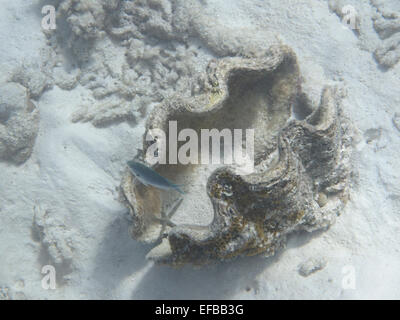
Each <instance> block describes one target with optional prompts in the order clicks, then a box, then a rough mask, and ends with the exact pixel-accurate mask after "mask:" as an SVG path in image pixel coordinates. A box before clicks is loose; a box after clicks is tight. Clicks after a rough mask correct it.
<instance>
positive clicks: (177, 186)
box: [174, 184, 185, 195]
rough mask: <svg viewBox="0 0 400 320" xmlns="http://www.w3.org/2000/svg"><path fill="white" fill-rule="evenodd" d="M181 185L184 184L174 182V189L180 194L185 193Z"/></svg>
mask: <svg viewBox="0 0 400 320" xmlns="http://www.w3.org/2000/svg"><path fill="white" fill-rule="evenodd" d="M180 186H182V185H177V184H174V189H175V190H176V191H178V192H179V193H180V194H182V195H184V194H185V193H184V192H183V191H182V190H181V189H180V188H179V187H180Z"/></svg>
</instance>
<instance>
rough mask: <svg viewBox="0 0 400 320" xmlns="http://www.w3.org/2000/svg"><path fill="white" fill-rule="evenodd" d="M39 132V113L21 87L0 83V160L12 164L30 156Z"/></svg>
mask: <svg viewBox="0 0 400 320" xmlns="http://www.w3.org/2000/svg"><path fill="white" fill-rule="evenodd" d="M38 131H39V110H38V109H37V108H36V107H35V105H34V104H33V103H32V101H31V100H30V97H29V94H28V91H27V89H26V88H24V87H23V86H21V85H19V84H17V83H14V82H9V83H5V84H0V160H1V161H8V162H12V163H15V164H21V163H23V162H25V161H26V160H27V159H28V158H29V157H30V155H31V153H32V149H33V145H34V143H35V140H36V136H37V134H38Z"/></svg>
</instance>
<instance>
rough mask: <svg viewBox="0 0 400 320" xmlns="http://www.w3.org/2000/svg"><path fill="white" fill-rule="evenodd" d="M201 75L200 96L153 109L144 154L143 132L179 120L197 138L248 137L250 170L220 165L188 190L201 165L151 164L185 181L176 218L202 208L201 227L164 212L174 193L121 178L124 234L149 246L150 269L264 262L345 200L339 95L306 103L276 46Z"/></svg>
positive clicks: (345, 137) (333, 91)
mask: <svg viewBox="0 0 400 320" xmlns="http://www.w3.org/2000/svg"><path fill="white" fill-rule="evenodd" d="M207 74H208V79H206V80H205V84H204V86H203V92H201V93H200V94H198V95H196V96H194V97H191V98H184V97H180V96H179V95H176V96H175V97H173V98H171V99H169V100H167V101H164V102H163V103H162V104H160V105H159V106H158V107H156V108H155V109H154V110H153V112H152V114H151V115H150V117H149V119H148V122H147V125H146V133H145V135H144V143H143V151H144V152H146V150H147V149H148V148H149V146H150V145H152V142H151V141H146V139H145V137H146V135H147V133H148V132H149V130H151V129H155V128H158V129H162V130H164V131H165V132H168V124H169V122H170V121H177V125H178V130H180V129H182V128H191V129H193V130H195V131H196V132H198V133H200V130H201V129H203V128H208V129H211V128H216V129H218V130H222V129H223V128H228V129H231V130H233V129H254V164H255V170H254V172H253V173H251V174H246V175H244V174H243V175H242V174H239V173H238V172H237V170H235V169H234V168H233V167H232V166H230V165H225V166H220V167H218V168H216V169H215V170H214V171H210V174H209V175H208V180H207V183H206V185H203V188H201V187H200V189H195V186H196V185H197V184H196V183H197V181H200V180H201V177H202V175H203V176H204V172H205V171H204V170H205V169H204V165H201V164H198V165H196V164H190V165H182V164H180V165H171V164H164V165H160V164H157V165H155V166H153V169H155V170H156V171H157V172H159V173H161V174H162V175H164V176H166V177H168V178H170V179H173V181H175V182H178V183H181V182H184V185H185V186H184V191H185V193H186V194H185V196H184V197H183V202H182V205H181V206H180V207H179V208H178V209H177V212H176V213H175V215H178V216H181V217H182V216H183V214H184V213H186V215H187V216H188V217H189V218H190V217H191V215H192V216H193V222H195V221H196V217H197V216H198V215H199V214H201V213H202V212H204V211H205V209H204V208H203V207H201V205H202V204H204V203H209V204H210V206H209V207H208V208H209V211H211V214H213V218H212V221H211V223H209V224H208V225H206V224H198V223H186V222H184V223H180V222H179V219H178V220H173V219H172V218H171V217H170V216H168V215H166V214H165V211H166V209H165V204H170V203H171V202H172V200H171V199H173V197H176V196H177V194H176V193H174V192H165V191H162V190H158V189H155V188H154V187H151V186H144V185H143V184H141V183H140V182H139V181H138V180H137V179H136V178H135V177H134V176H132V175H131V173H130V172H129V171H128V170H127V171H126V174H125V175H124V177H123V179H122V183H121V196H122V199H123V201H124V203H125V204H126V205H127V207H128V208H129V210H130V214H131V216H132V218H133V219H132V221H133V225H132V228H131V231H132V236H133V237H134V238H135V239H138V240H140V241H144V242H147V243H151V242H154V243H155V244H156V246H155V247H154V248H153V249H152V250H151V251H150V252H149V253H148V255H147V258H148V259H151V260H154V261H155V262H157V263H162V264H170V265H175V266H179V265H182V264H186V263H191V264H195V265H201V264H206V263H211V262H215V261H221V260H227V259H231V258H234V257H237V256H243V255H247V256H250V255H256V254H264V255H265V256H271V255H273V254H274V253H275V252H276V251H277V250H278V249H280V248H281V247H283V246H284V244H285V241H286V236H287V235H288V234H290V233H292V232H294V231H301V230H305V231H309V232H311V231H314V230H317V229H321V228H326V227H328V226H329V225H331V224H332V223H333V222H334V221H335V217H336V216H337V215H339V214H340V213H341V210H342V209H343V207H344V205H345V203H346V200H347V198H348V185H349V175H350V161H349V154H350V149H351V138H350V134H349V133H350V130H351V125H350V123H349V121H348V120H347V119H346V118H345V117H344V116H343V114H342V110H341V98H342V96H341V93H340V91H339V90H338V89H337V88H335V87H330V86H325V88H324V90H323V91H322V93H321V101H320V104H319V105H316V106H314V105H312V103H311V102H310V101H311V100H310V99H309V98H308V97H307V94H305V93H304V92H303V91H302V88H301V83H302V80H301V75H300V70H299V66H298V63H297V58H296V55H295V54H294V53H293V51H292V50H291V49H290V48H288V47H287V46H283V45H281V46H273V47H271V48H270V49H269V51H268V52H266V54H265V55H264V56H262V57H257V58H255V57H254V58H243V57H229V58H222V59H220V60H213V61H211V62H210V65H209V67H208V69H207ZM178 132H179V131H178ZM199 135H200V134H199ZM148 165H149V164H148ZM149 166H150V165H149ZM200 185H201V184H200ZM195 190H197V191H195ZM184 221H187V220H184Z"/></svg>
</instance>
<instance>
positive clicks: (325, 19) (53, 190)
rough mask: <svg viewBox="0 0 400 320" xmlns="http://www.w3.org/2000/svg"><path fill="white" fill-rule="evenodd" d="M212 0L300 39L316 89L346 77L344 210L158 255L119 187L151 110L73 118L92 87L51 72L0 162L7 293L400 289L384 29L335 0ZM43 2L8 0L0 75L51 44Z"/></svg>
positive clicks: (394, 102) (396, 104)
mask: <svg viewBox="0 0 400 320" xmlns="http://www.w3.org/2000/svg"><path fill="white" fill-rule="evenodd" d="M206 2H207V5H208V9H207V10H208V11H207V14H208V15H210V16H211V17H213V19H216V20H218V21H220V22H221V23H223V24H225V25H227V26H229V28H231V29H233V30H235V29H236V28H237V29H238V30H240V29H241V28H242V29H244V30H248V32H249V37H251V36H252V35H253V34H257V31H258V30H261V29H263V30H269V31H276V32H278V33H279V34H280V37H281V39H282V41H283V42H284V43H286V44H288V45H289V46H291V47H292V48H293V49H294V51H295V52H296V53H297V55H298V58H299V63H300V67H301V69H302V72H303V74H304V76H305V78H307V77H309V83H308V85H309V86H310V88H309V90H310V92H312V91H313V90H315V91H316V92H319V89H315V88H318V86H321V84H322V81H323V79H328V80H330V81H339V82H341V83H342V85H343V86H344V87H345V88H346V90H347V97H346V98H345V101H344V108H345V113H346V114H347V115H348V116H349V117H350V118H351V119H352V121H353V122H354V124H355V126H356V127H357V128H358V133H357V136H355V140H356V143H357V145H356V154H355V157H354V158H355V159H354V165H355V168H356V172H357V175H358V177H357V179H355V182H354V185H353V187H352V191H351V199H350V201H349V203H348V204H347V206H346V208H345V210H344V212H343V213H342V215H341V216H339V217H338V218H337V221H336V223H335V224H334V225H333V226H332V227H331V228H330V229H329V230H327V231H324V232H316V233H313V234H296V235H292V236H291V237H290V238H289V239H288V244H287V247H286V249H285V250H282V251H281V252H279V253H278V254H277V255H276V256H274V257H272V258H268V259H265V258H262V257H251V258H242V259H237V260H235V261H232V262H229V263H220V264H217V265H214V266H210V267H205V268H201V269H195V268H192V267H190V266H186V267H183V268H182V269H179V270H175V269H172V268H169V267H162V266H154V265H153V264H152V263H150V262H148V261H146V260H145V255H146V253H147V252H148V251H149V249H150V248H151V246H148V245H144V244H140V243H137V242H136V241H135V240H133V239H131V237H130V235H129V231H128V227H129V218H128V215H127V209H126V208H125V207H123V206H122V205H121V204H120V203H119V202H118V201H117V198H118V192H117V187H118V185H119V183H120V179H121V175H122V173H123V171H124V169H125V163H126V161H127V160H129V159H130V158H131V157H132V155H133V154H135V153H136V148H140V147H141V143H142V134H143V132H144V123H145V119H141V120H140V121H139V122H138V123H137V124H136V125H130V124H127V123H121V124H117V125H112V126H107V127H105V128H96V127H95V126H93V125H92V124H91V123H90V122H87V123H73V122H72V121H71V115H72V114H73V113H74V112H75V111H76V110H77V107H78V106H79V105H81V104H82V101H87V102H90V101H91V100H90V99H91V97H90V92H88V90H87V89H86V88H83V87H81V86H80V85H78V86H77V87H76V88H75V89H73V90H71V91H66V90H62V89H60V88H58V87H57V86H54V87H53V88H52V89H50V90H48V91H46V92H45V93H43V94H42V95H41V96H40V98H39V100H38V101H35V102H36V105H37V107H38V108H39V111H40V130H39V135H38V137H37V140H36V143H35V146H34V149H33V153H32V155H31V157H30V158H29V160H28V161H27V162H25V163H24V164H22V165H20V166H15V165H13V164H9V163H7V162H0V173H1V175H0V298H12V299H24V298H26V299H64V298H66V299H99V298H100V299H145V298H147V299H148V298H153V299H192V298H193V299H194V298H197V299H201V298H207V299H212V298H220V299H225V298H226V299H231V298H232V299H305V298H306V299H354V298H355V299H371V298H378V299H382V298H397V299H398V298H400V275H399V272H398V270H400V245H399V243H400V187H399V182H400V170H399V165H400V132H399V131H398V130H397V129H396V128H395V126H394V125H393V122H392V119H393V117H394V115H395V113H396V112H400V63H398V64H397V65H395V66H393V67H392V68H389V69H388V70H382V68H380V67H379V65H378V64H377V62H376V61H375V60H374V57H373V54H372V52H371V51H370V50H369V49H368V48H369V47H370V46H371V47H373V43H374V42H376V41H380V40H379V39H377V36H376V34H373V33H374V32H375V31H374V30H373V28H372V27H371V26H369V25H367V26H366V27H365V29H364V30H366V31H365V33H363V34H362V35H361V37H360V38H358V37H357V35H356V34H355V33H354V32H353V31H351V30H350V29H348V28H347V27H345V26H343V24H341V22H340V18H339V17H338V16H337V15H336V14H335V13H333V12H331V11H330V10H329V8H328V4H327V1H322V0H319V1H307V0H304V1H300V0H299V1H289V0H286V1H281V0H276V1H268V2H267V1H265V2H262V1H256V0H245V1H243V0H242V1H239V0H231V1H223V0H208V1H206ZM348 2H349V3H350V4H352V5H354V6H355V7H356V8H357V9H359V12H360V14H362V19H365V20H366V21H369V20H368V19H370V17H372V15H373V14H374V12H376V9H374V7H373V6H372V5H370V4H369V3H368V1H362V0H359V1H356V0H353V1H348ZM375 2H377V1H375ZM40 3H42V2H40ZM289 3H291V5H289ZM387 3H388V4H390V3H392V2H391V1H388V2H387ZM38 4H39V1H30V4H28V1H23V0H16V1H5V0H1V1H0V6H1V8H2V10H0V40H1V43H2V45H1V46H0V65H1V66H2V69H1V70H2V72H1V79H2V80H4V79H7V78H8V77H9V75H10V72H11V70H12V69H13V68H14V67H16V66H18V64H20V63H21V61H27V62H29V61H34V60H35V59H38V56H39V55H40V48H42V47H43V46H45V43H46V38H45V36H44V35H43V33H42V30H41V25H40V19H41V14H40V12H36V11H37V10H38ZM371 24H372V22H371ZM377 133H379V134H377ZM191 197H192V198H195V196H193V195H192V196H191ZM35 206H36V212H37V215H38V217H42V215H41V213H40V212H42V213H43V212H44V211H46V210H47V212H48V215H49V216H50V218H48V219H47V218H46V219H47V220H46V223H45V224H44V226H45V228H49V231H48V234H47V237H48V239H47V242H46V243H45V244H43V242H42V243H41V242H39V241H38V239H37V238H36V237H35V230H34V228H33V217H34V212H35V211H34V207H35ZM38 212H39V213H38ZM38 219H39V218H38ZM46 245H47V246H48V247H47V248H44V246H46ZM49 256H51V257H52V258H53V259H54V258H55V263H56V264H57V266H56V271H57V273H58V276H57V288H56V289H55V290H45V289H43V288H42V285H41V281H42V278H43V275H42V274H41V268H42V267H43V265H44V264H47V263H48V262H49ZM57 259H58V260H57ZM309 259H313V260H315V261H321V260H324V261H326V265H325V266H324V267H322V269H321V270H319V271H317V272H314V273H311V274H310V275H308V276H306V277H305V276H302V275H300V274H299V272H298V270H299V266H300V265H302V264H304V263H307V261H309ZM353 271H354V282H351V281H350V282H348V279H349V278H348V277H349V275H350V276H351V274H352V273H353ZM353 285H354V286H353Z"/></svg>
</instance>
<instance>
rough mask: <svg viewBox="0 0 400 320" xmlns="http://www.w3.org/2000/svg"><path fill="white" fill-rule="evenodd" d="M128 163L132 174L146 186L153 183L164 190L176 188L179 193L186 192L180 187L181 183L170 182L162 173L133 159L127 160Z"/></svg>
mask: <svg viewBox="0 0 400 320" xmlns="http://www.w3.org/2000/svg"><path fill="white" fill-rule="evenodd" d="M127 165H128V168H129V170H130V171H131V172H132V174H133V175H134V176H135V177H136V178H137V179H138V180H139V181H140V182H141V183H143V184H144V185H145V186H148V185H151V186H153V187H156V188H159V189H164V190H169V189H175V190H176V191H178V192H179V193H181V194H185V193H184V192H183V191H182V190H181V189H180V188H179V187H180V186H179V185H177V184H174V183H172V182H170V181H169V180H168V179H166V178H164V177H163V176H162V175H160V174H158V173H157V172H155V171H154V170H153V169H151V168H149V167H147V166H145V165H144V164H141V163H140V162H137V161H134V160H131V161H128V162H127Z"/></svg>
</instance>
